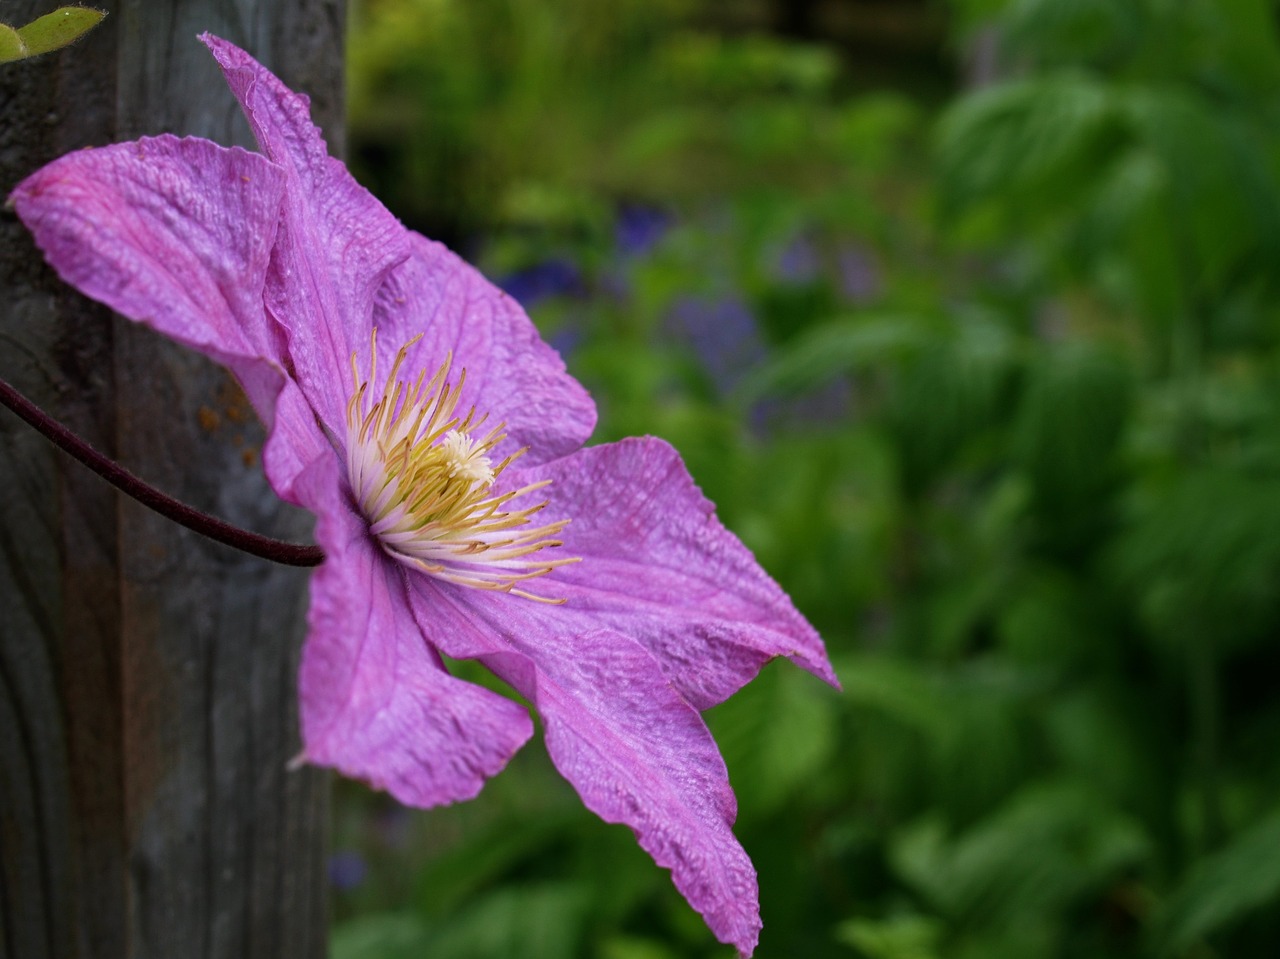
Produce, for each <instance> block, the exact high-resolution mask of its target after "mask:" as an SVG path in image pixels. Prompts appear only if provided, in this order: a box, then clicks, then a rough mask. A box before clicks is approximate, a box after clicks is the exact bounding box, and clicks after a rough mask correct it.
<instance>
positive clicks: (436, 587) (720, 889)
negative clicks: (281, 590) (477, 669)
mask: <svg viewBox="0 0 1280 959" xmlns="http://www.w3.org/2000/svg"><path fill="white" fill-rule="evenodd" d="M410 599H411V602H412V603H413V606H414V611H415V613H416V615H417V617H418V621H419V622H420V623H421V624H422V627H423V630H424V632H426V633H427V636H428V638H429V639H430V640H431V641H432V642H433V643H435V644H436V645H438V646H439V647H440V648H441V649H442V650H444V651H445V652H446V653H447V654H449V655H451V656H457V657H460V658H470V657H474V658H478V659H480V660H481V661H482V662H483V663H484V664H485V665H486V666H488V667H489V668H490V669H492V670H493V671H494V672H495V673H497V674H498V675H499V676H501V677H502V678H503V679H505V680H506V681H507V682H509V683H510V684H511V685H512V686H514V687H515V688H516V689H518V690H519V691H520V692H521V693H523V694H524V695H525V696H526V697H528V698H529V699H530V700H531V701H532V702H533V703H534V705H535V706H536V707H537V709H538V712H539V714H540V715H541V716H542V718H543V721H544V723H545V724H546V735H547V749H548V751H549V752H550V754H551V759H552V761H553V762H554V763H555V764H556V767H557V768H558V769H559V770H560V772H561V773H562V774H563V775H564V777H565V778H566V779H568V780H569V782H570V783H572V784H573V786H574V788H575V789H577V791H578V794H579V795H580V796H581V797H582V801H583V803H584V804H585V805H586V806H587V808H588V809H590V810H592V811H593V812H595V813H596V814H597V815H598V816H600V817H601V818H602V819H604V820H605V821H606V822H616V823H623V824H625V825H627V826H629V827H631V829H632V831H633V832H634V833H635V834H636V838H637V840H638V841H639V843H640V845H641V846H642V847H643V848H644V849H645V850H646V851H647V852H648V853H649V854H650V855H651V856H653V858H654V860H655V861H656V862H657V863H658V864H659V865H661V866H664V867H666V868H668V869H670V870H671V875H672V879H673V881H674V882H675V885H676V888H677V889H679V890H680V892H681V893H683V895H684V896H685V898H686V899H688V901H689V904H690V905H692V906H693V907H694V909H696V910H698V912H700V913H701V914H702V915H703V917H704V918H705V919H706V921H707V925H708V926H709V927H710V928H711V930H712V932H714V933H715V934H716V936H717V937H718V938H719V939H720V940H721V941H722V942H728V943H733V944H734V945H736V946H737V947H738V950H739V952H740V953H741V954H742V955H744V956H745V955H749V954H750V953H751V952H752V950H753V949H754V948H755V944H756V939H757V937H758V935H759V930H760V918H759V901H758V892H757V887H756V875H755V870H754V868H752V866H751V861H750V860H749V859H748V858H747V855H746V853H745V852H744V851H743V849H742V847H741V845H739V843H738V841H737V839H735V838H734V835H733V832H732V830H731V828H730V827H731V826H732V824H733V819H734V817H735V815H736V806H735V802H734V798H733V793H732V791H731V790H730V788H729V781H728V776H727V774H726V772H725V768H724V762H723V760H722V759H721V758H720V753H719V752H718V750H717V749H716V745H715V742H714V741H713V740H712V738H711V735H710V733H709V732H708V731H707V728H706V726H705V725H704V723H703V721H702V717H701V716H699V715H698V712H697V711H696V710H695V709H694V708H693V707H692V706H691V705H689V703H688V702H687V701H686V700H685V699H684V698H683V697H682V696H681V695H680V693H679V692H677V691H676V689H675V688H674V687H673V686H672V685H671V683H670V682H668V680H667V679H666V677H665V676H664V675H663V673H662V670H661V669H660V668H659V667H658V664H657V663H656V662H655V661H654V659H653V657H652V656H651V655H650V654H649V653H648V652H647V651H646V650H645V649H644V648H643V647H641V646H640V645H639V644H637V643H635V642H633V641H632V640H630V639H628V638H627V637H626V636H623V635H621V634H619V633H616V632H614V631H612V630H609V629H596V630H593V631H586V632H574V631H572V630H571V629H565V628H564V625H565V624H564V623H563V622H561V621H560V620H559V619H558V617H557V612H558V608H557V607H547V606H544V605H541V604H537V603H534V602H532V601H529V600H522V599H520V598H519V597H514V596H509V595H507V594H504V593H489V592H481V591H479V590H471V589H467V588H466V587H456V586H452V585H450V584H442V583H437V582H436V581H433V580H431V579H430V578H428V577H426V576H417V577H414V578H413V579H412V580H411V581H410Z"/></svg>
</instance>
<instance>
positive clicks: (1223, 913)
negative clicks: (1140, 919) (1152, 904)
mask: <svg viewBox="0 0 1280 959" xmlns="http://www.w3.org/2000/svg"><path fill="white" fill-rule="evenodd" d="M1277 850H1280V810H1277V811H1276V812H1273V813H1272V814H1271V815H1270V816H1267V817H1266V818H1265V819H1263V820H1262V821H1261V822H1259V823H1257V824H1256V825H1254V826H1253V827H1252V828H1251V829H1247V830H1245V831H1244V832H1243V833H1241V834H1240V835H1239V836H1237V837H1236V838H1235V840H1234V841H1232V842H1231V843H1230V844H1229V845H1228V846H1226V847H1225V848H1224V849H1221V850H1220V851H1218V852H1216V853H1214V854H1213V855H1211V856H1209V857H1207V858H1205V859H1202V860H1201V861H1200V862H1199V863H1197V864H1196V866H1195V867H1194V868H1193V869H1192V870H1191V874H1190V875H1189V876H1188V877H1187V878H1186V880H1185V881H1184V882H1183V883H1182V885H1181V886H1179V887H1178V888H1177V890H1176V891H1175V892H1174V894H1173V895H1172V896H1170V897H1169V899H1168V901H1167V902H1166V903H1165V904H1164V908H1163V909H1161V911H1160V915H1159V919H1158V921H1157V924H1156V927H1157V929H1159V930H1160V932H1159V933H1158V939H1159V942H1160V944H1161V949H1162V952H1163V954H1165V955H1170V956H1180V955H1184V954H1185V953H1186V952H1187V950H1188V949H1189V948H1190V947H1191V946H1192V944H1194V943H1195V942H1196V940H1198V939H1201V938H1202V937H1204V936H1206V935H1208V934H1210V933H1212V932H1214V931H1215V930H1218V929H1220V928H1222V927H1223V926H1226V925H1228V924H1230V923H1231V922H1233V921H1235V920H1237V919H1240V918H1241V917H1243V916H1245V915H1246V914H1248V913H1250V912H1252V911H1254V910H1256V909H1259V908H1261V907H1262V906H1265V905H1268V904H1272V905H1277V904H1280V855H1277Z"/></svg>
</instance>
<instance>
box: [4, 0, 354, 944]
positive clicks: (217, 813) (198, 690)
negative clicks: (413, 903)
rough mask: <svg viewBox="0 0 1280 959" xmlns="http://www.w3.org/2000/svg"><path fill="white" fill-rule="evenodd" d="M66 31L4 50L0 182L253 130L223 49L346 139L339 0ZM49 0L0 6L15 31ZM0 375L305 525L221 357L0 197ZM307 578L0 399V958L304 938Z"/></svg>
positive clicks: (90, 424) (235, 5) (190, 4)
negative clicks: (24, 52) (60, 159)
mask: <svg viewBox="0 0 1280 959" xmlns="http://www.w3.org/2000/svg"><path fill="white" fill-rule="evenodd" d="M95 5H97V6H99V8H102V7H104V6H105V7H106V8H107V9H108V11H109V16H108V17H107V19H106V20H105V21H104V22H103V23H102V25H101V26H99V27H98V28H97V29H96V30H94V31H93V32H92V33H90V34H89V35H88V36H87V37H85V38H84V39H82V40H81V41H80V42H79V43H77V44H76V45H74V46H72V47H70V48H68V49H66V50H63V51H60V52H58V53H54V54H51V55H48V56H46V57H43V58H40V59H37V60H32V61H25V62H19V63H15V64H8V65H0V190H3V192H4V193H5V194H7V193H8V192H9V190H10V189H11V188H12V187H13V185H14V184H15V183H16V182H17V181H18V180H19V179H21V178H22V177H23V176H25V175H26V174H27V173H29V172H31V171H32V170H34V169H36V168H37V167H38V166H40V165H42V164H44V163H46V162H47V161H49V160H51V159H53V158H54V157H56V156H58V155H61V154H62V153H65V152H67V151H68V150H73V149H76V148H79V147H82V146H90V145H102V144H106V143H111V142H114V141H118V140H123V139H130V138H133V137H136V136H139V135H141V134H149V133H159V132H163V131H170V132H174V133H181V134H196V135H201V136H206V137H209V138H210V139H213V140H215V141H217V142H219V143H224V144H230V143H233V142H239V143H243V144H246V145H249V144H250V143H251V141H250V138H249V132H248V127H247V125H246V124H245V123H244V121H243V119H242V118H241V117H240V115H239V111H238V109H237V107H236V105H235V102H234V100H233V98H232V96H231V94H230V92H229V91H228V90H227V89H226V87H225V85H224V84H223V82H222V81H221V78H220V76H219V74H218V72H217V70H216V68H215V66H214V63H213V60H212V58H211V57H210V56H209V54H208V52H207V51H206V50H205V48H204V47H203V46H202V45H201V44H199V43H198V42H197V41H196V35H197V34H198V33H200V32H201V31H204V30H209V31H211V32H213V33H216V34H218V35H220V36H223V37H226V38H227V39H229V40H232V41H234V42H236V43H238V44H240V45H242V46H243V47H245V48H246V49H247V50H249V51H250V52H252V53H253V54H254V55H255V56H257V57H258V58H259V59H261V60H262V61H263V62H264V63H266V64H267V65H268V66H270V67H272V68H273V69H274V70H275V71H277V72H278V73H279V75H280V76H281V77H282V79H284V80H285V82H287V83H289V84H290V85H291V86H293V87H294V88H295V89H299V90H304V91H306V92H308V93H310V95H311V96H312V103H313V111H314V115H315V118H316V120H317V122H318V123H320V124H321V125H322V127H323V128H324V129H325V130H326V132H327V134H328V136H329V139H330V143H331V144H341V134H342V122H341V121H342V117H341V101H342V95H341V94H342V69H343V56H342V26H343V19H344V11H343V3H342V0H173V2H171V0H118V2H113V3H105V4H103V3H101V0H99V2H98V3H96V4H95ZM55 6H56V4H55V3H53V2H51V0H50V2H28V0H16V2H10V3H6V4H4V5H3V7H2V8H0V16H3V17H5V18H6V20H7V22H9V23H12V24H15V25H16V24H21V23H25V22H27V21H29V20H31V19H34V18H35V17H36V16H39V15H41V14H43V13H47V12H49V11H50V10H51V9H53V8H54V7H55ZM0 375H3V376H4V377H5V378H7V379H9V380H10V381H11V382H13V383H14V384H15V385H16V386H18V387H19V388H20V389H22V390H23V391H24V392H26V393H27V395H29V396H31V397H32V398H33V399H35V400H36V401H37V402H39V403H40V404H41V405H43V406H44V407H45V409H47V410H49V411H50V412H52V413H54V414H55V415H57V416H58V417H59V418H60V419H62V420H63V421H64V422H65V423H67V424H68V425H69V426H71V427H72V428H73V429H74V430H76V431H77V432H78V433H80V434H81V435H82V436H84V437H85V438H86V439H88V440H90V441H91V442H92V443H93V444H94V445H96V446H97V447H98V448H99V449H101V450H103V451H104V452H107V453H109V454H111V455H113V456H114V457H115V458H117V459H119V460H120V461H121V462H123V463H124V464H125V465H126V466H127V467H129V468H130V469H132V470H133V471H134V472H135V473H137V474H139V475H140V476H142V477H143V478H145V479H147V480H148V481H149V482H151V483H153V484H154V485H156V486H158V487H160V488H161V489H163V490H165V491H166V492H168V493H171V494H173V495H175V496H177V497H179V498H181V499H183V500H185V501H186V502H188V503H191V504H192V505H194V506H196V507H198V508H200V509H204V510H206V511H209V512H212V513H215V514H217V515H219V516H221V517H223V518H225V519H228V520H230V521H231V522H234V523H237V524H238V525H242V526H245V527H247V528H250V529H254V530H257V531H259V532H262V533H266V534H268V535H273V536H278V537H282V538H293V539H296V540H300V541H305V540H306V539H307V537H308V535H309V528H310V522H309V520H308V518H307V517H306V516H304V515H302V514H299V513H297V512H296V511H292V510H289V509H286V508H284V507H283V506H282V505H281V504H280V503H279V502H278V501H277V500H276V499H275V497H274V496H273V494H272V493H271V492H270V490H269V489H268V487H267V485H266V483H265V480H264V479H263V477H262V473H261V468H260V463H259V461H258V460H259V454H258V451H259V449H260V445H261V442H262V431H261V429H260V427H259V425H258V424H257V422H256V419H255V417H254V416H253V413H252V411H251V409H250V408H249V406H248V404H247V403H246V402H245V401H244V399H243V397H242V396H241V395H240V392H239V390H238V388H237V387H236V386H235V384H234V382H233V381H232V380H231V379H230V378H229V377H228V376H227V375H226V374H225V373H224V372H223V371H222V370H221V369H219V368H218V367H216V366H214V365H213V364H211V363H208V362H207V361H205V360H203V359H202V358H200V357H198V356H196V355H194V354H192V353H190V352H188V351H185V350H183V349H181V348H178V347H175V346H173V345H172V344H170V343H168V342H167V341H165V340H163V339H162V338H161V337H160V336H158V335H157V334H155V333H152V332H150V331H148V330H145V329H142V328H139V327H136V326H134V325H133V324H131V323H128V322H126V321H124V320H121V319H119V318H113V317H112V316H111V314H110V313H109V312H107V311H106V310H104V309H102V308H100V307H98V306H96V305H94V304H92V303H89V302H88V301H86V300H85V299H84V298H82V297H80V296H79V295H78V294H76V293H74V292H73V291H71V290H69V289H67V288H66V287H64V286H63V285H62V284H61V283H60V282H59V281H58V280H57V278H56V277H55V276H54V275H53V273H52V271H50V270H49V269H48V268H47V267H45V266H44V263H43V260H42V259H41V257H40V256H39V254H38V252H37V251H36V249H35V248H34V245H33V244H32V242H31V240H30V238H29V236H28V235H27V234H26V231H25V230H24V229H23V227H22V226H21V224H20V223H18V221H17V219H16V218H15V217H14V216H13V215H12V213H9V212H5V213H4V214H3V215H0ZM306 586H307V573H306V572H305V571H300V570H295V569H286V568H283V567H278V566H273V565H271V564H269V563H267V562H265V561H263V560H259V559H255V558H253V557H249V556H246V555H243V554H239V553H236V552H235V551H233V550H230V549H228V548H226V547H223V546H219V545H216V544H214V543H211V542H208V541H205V540H203V539H201V538H200V537H198V536H196V535H194V534H191V533H188V532H186V531H185V530H182V529H180V528H178V527H176V526H174V525H172V524H170V523H168V522H166V521H164V520H162V519H160V518H158V517H156V516H155V515H153V514H151V513H149V512H147V511H146V510H144V509H143V508H141V507H139V506H138V505H137V504H135V503H133V502H132V501H131V500H128V499H126V498H124V497H121V496H119V495H117V494H116V493H115V491H114V490H113V489H111V488H110V487H108V486H107V485H106V484H105V483H103V482H102V481H101V480H99V479H98V478H97V477H96V476H93V475H92V474H90V473H88V472H87V471H86V470H84V469H83V468H82V467H80V466H79V465H77V464H75V463H73V462H72V461H71V460H69V459H68V458H66V457H64V456H63V455H61V454H59V453H57V452H55V451H54V449H53V447H52V446H50V445H49V444H48V443H47V442H46V441H45V440H44V439H43V438H42V437H40V436H38V435H36V434H35V433H33V432H32V431H31V430H29V429H28V428H27V427H26V426H24V425H23V424H21V423H20V422H19V421H18V420H17V419H16V418H15V417H13V416H11V415H10V414H9V413H8V412H6V411H0V957H2V959H46V957H58V959H62V957H102V959H122V957H131V959H174V957H182V959H205V957H208V959H213V957H228V959H231V957H234V959H258V957H262V959H267V957H270V959H280V957H285V959H295V957H319V956H322V955H323V954H324V951H325V938H326V915H325V897H326V891H325V889H326V878H325V861H324V834H325V821H326V813H327V788H328V787H327V779H326V777H325V776H324V775H322V774H320V773H317V772H315V771H313V770H301V771H295V772H289V771H286V768H285V767H286V763H287V762H288V760H289V759H290V757H291V756H292V755H293V754H294V753H296V752H297V751H298V749H299V748H300V746H299V740H298V734H297V702H296V692H295V690H296V670H297V659H298V648H299V645H300V642H301V638H302V632H303V614H304V612H305V605H306Z"/></svg>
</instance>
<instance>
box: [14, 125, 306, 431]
mask: <svg viewBox="0 0 1280 959" xmlns="http://www.w3.org/2000/svg"><path fill="white" fill-rule="evenodd" d="M283 194H284V175H283V173H282V172H281V170H279V169H278V168H277V167H275V166H274V165H272V164H271V163H269V162H268V161H267V160H265V159H263V158H262V157H261V156H258V155H257V154H254V153H248V152H246V151H244V150H241V149H239V148H233V149H227V148H225V147H220V146H218V145H217V144H215V143H210V142H209V141H208V140H201V139H196V138H185V139H179V138H177V137H172V136H161V137H155V138H144V139H141V140H138V141H136V142H133V143H118V144H115V145H113V146H108V147H102V148H100V149H92V150H80V151H78V152H76V153H70V154H68V155H66V156H64V157H62V158H61V159H59V160H55V161H54V162H53V163H50V164H48V165H47V166H45V167H43V168H42V169H40V170H37V171H36V172H35V173H33V174H32V175H31V176H29V177H27V179H25V180H23V181H22V182H21V183H20V184H18V186H17V187H16V188H15V189H14V191H13V195H12V202H13V204H14V207H15V208H16V209H17V212H18V216H20V217H21V218H22V221H23V222H24V223H25V224H26V225H27V227H28V228H29V229H30V230H31V232H32V233H33V234H34V235H35V239H36V242H37V243H38V244H39V245H40V248H41V249H42V250H43V251H44V254H45V257H46V258H47V259H48V260H49V263H50V264H52V266H53V268H54V269H55V270H57V271H58V275H59V276H61V277H62V278H63V279H64V280H66V281H67V282H68V283H70V284H71V285H72V286H74V287H76V288H77V289H79V290H80V291H81V292H82V293H84V294H86V295H87V296H91V297H93V298H94V299H96V300H99V301H101V302H103V303H105V304H107V305H108V306H110V307H111V308H112V309H114V310H116V311H117V312H119V313H122V314H124V315H125V316H127V317H129V318H130V319H133V320H137V321H139V322H141V323H145V324H146V325H148V326H150V327H152V328H153V329H155V330H156V331H158V332H160V333H163V334H165V335H166V336H168V337H171V338H172V339H175V340H177V341H178V342H180V343H184V344H186V345H187V346H190V347H192V348H193V349H196V350H198V351H200V352H201V353H204V354H205V355H206V356H209V357H211V358H212V359H214V360H216V361H217V362H219V363H222V364H223V365H225V366H228V367H230V369H231V370H232V371H233V372H234V373H235V374H236V376H237V377H238V378H239V380H240V382H241V383H242V384H243V386H244V388H245V392H246V393H247V394H248V395H249V399H250V401H251V402H252V403H253V405H254V408H255V409H256V410H257V411H258V414H259V416H261V417H262V419H263V420H264V422H266V423H268V424H270V422H271V419H272V412H273V409H274V405H275V398H276V394H277V393H278V392H279V390H280V387H281V385H282V383H283V379H284V378H283V375H282V371H281V369H282V366H283V365H284V356H285V346H284V334H283V331H282V330H280V328H279V327H278V326H277V325H276V323H275V322H274V321H273V320H272V319H271V317H270V316H268V315H267V313H266V311H265V310H264V308H263V303H262V295H263V287H264V283H265V276H266V272H267V266H268V262H269V259H270V255H271V247H272V243H273V241H274V240H275V236H276V224H277V222H278V219H279V216H280V208H281V201H282V197H283Z"/></svg>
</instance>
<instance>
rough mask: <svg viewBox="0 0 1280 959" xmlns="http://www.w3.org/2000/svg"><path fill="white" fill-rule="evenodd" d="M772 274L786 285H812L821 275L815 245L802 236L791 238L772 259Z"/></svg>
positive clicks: (820, 262) (820, 258)
mask: <svg viewBox="0 0 1280 959" xmlns="http://www.w3.org/2000/svg"><path fill="white" fill-rule="evenodd" d="M773 272H774V275H775V276H777V278H778V279H780V280H783V281H785V282H787V283H812V282H813V281H814V280H816V279H818V277H819V275H820V274H821V273H822V257H821V256H820V254H819V252H818V246H817V244H816V243H814V242H813V240H812V239H811V238H810V237H807V236H805V235H803V234H801V235H799V236H796V237H794V238H792V240H791V242H790V243H788V244H787V245H786V246H784V247H783V248H782V249H781V251H780V252H779V253H778V254H777V255H776V257H775V258H774V262H773Z"/></svg>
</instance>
